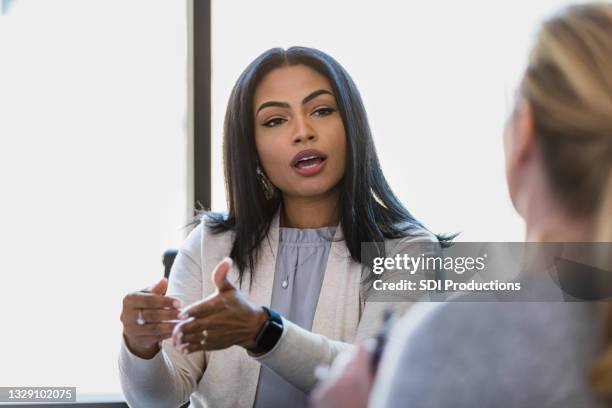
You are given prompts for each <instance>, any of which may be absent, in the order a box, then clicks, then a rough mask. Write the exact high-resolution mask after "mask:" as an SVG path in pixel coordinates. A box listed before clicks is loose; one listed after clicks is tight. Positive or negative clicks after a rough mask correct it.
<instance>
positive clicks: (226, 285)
mask: <svg viewBox="0 0 612 408" xmlns="http://www.w3.org/2000/svg"><path fill="white" fill-rule="evenodd" d="M233 263H234V262H233V261H232V258H230V257H228V256H226V257H225V258H223V260H222V261H221V262H219V263H218V264H217V267H216V268H215V270H214V271H213V273H212V280H213V283H214V284H215V287H216V288H217V290H218V291H219V292H224V291H226V290H235V289H236V287H235V286H234V285H233V284H232V283H231V282H230V281H229V280H228V279H227V274H228V273H229V271H230V269H231V268H232V265H233Z"/></svg>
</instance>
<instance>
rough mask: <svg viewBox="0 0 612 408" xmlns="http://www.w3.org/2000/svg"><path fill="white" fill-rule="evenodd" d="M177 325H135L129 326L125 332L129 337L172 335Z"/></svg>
mask: <svg viewBox="0 0 612 408" xmlns="http://www.w3.org/2000/svg"><path fill="white" fill-rule="evenodd" d="M176 324H177V323H147V324H145V325H144V326H139V325H137V324H134V325H133V326H127V327H126V328H125V331H126V333H127V334H128V335H130V336H134V337H139V336H154V335H158V334H162V333H169V334H170V335H171V334H172V330H174V326H175V325H176Z"/></svg>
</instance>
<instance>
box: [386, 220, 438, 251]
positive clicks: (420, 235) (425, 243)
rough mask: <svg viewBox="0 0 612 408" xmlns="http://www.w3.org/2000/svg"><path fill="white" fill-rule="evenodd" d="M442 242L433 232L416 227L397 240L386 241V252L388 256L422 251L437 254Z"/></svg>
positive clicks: (389, 239)
mask: <svg viewBox="0 0 612 408" xmlns="http://www.w3.org/2000/svg"><path fill="white" fill-rule="evenodd" d="M439 248H440V241H439V240H438V237H436V236H435V235H434V234H433V233H432V232H431V231H429V230H427V229H425V228H420V227H415V228H412V229H410V230H407V231H406V233H405V234H404V235H403V236H401V237H397V238H388V239H385V250H386V252H387V253H388V254H398V253H408V252H415V251H417V252H418V251H421V252H426V253H431V252H437V251H438V250H439Z"/></svg>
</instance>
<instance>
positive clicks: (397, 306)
mask: <svg viewBox="0 0 612 408" xmlns="http://www.w3.org/2000/svg"><path fill="white" fill-rule="evenodd" d="M437 243H438V240H437V238H436V237H435V236H434V235H433V234H431V233H430V232H428V231H423V232H419V233H418V234H414V235H411V236H410V237H406V238H401V239H399V240H392V241H389V243H388V244H389V245H388V248H389V252H388V254H387V256H391V254H392V253H394V252H397V253H400V251H401V253H411V254H413V255H415V256H416V255H420V254H422V253H423V250H426V249H428V250H434V251H435V248H436V247H437V245H438V244H437ZM385 245H387V243H386V244H385ZM397 278H398V274H397V273H389V274H382V275H381V279H383V280H395V279H397ZM412 300H414V299H408V298H389V299H387V300H386V301H376V302H368V301H366V302H365V306H364V309H363V312H362V315H361V318H360V320H359V326H358V328H357V335H356V337H355V340H354V342H353V343H346V342H342V341H337V340H331V339H329V338H327V337H325V336H323V335H320V334H316V333H312V332H310V331H308V330H306V329H303V328H302V327H300V326H298V325H296V324H294V323H292V322H290V321H289V320H287V319H285V318H284V317H283V325H284V329H283V333H282V335H281V338H280V339H279V341H278V342H277V343H276V345H275V346H274V348H273V349H272V350H270V351H269V352H267V353H266V354H263V355H260V356H254V355H252V354H250V353H249V355H251V357H253V358H254V359H255V360H257V361H259V362H260V363H261V364H264V365H265V366H267V367H268V368H270V369H272V370H274V371H275V372H276V373H277V374H279V375H280V376H282V377H283V378H284V379H285V380H287V381H289V382H290V383H291V384H293V385H294V386H295V387H297V388H299V389H301V390H302V391H304V392H306V393H310V391H312V389H313V388H314V387H315V385H316V383H317V378H316V377H315V374H314V372H315V368H316V367H317V366H318V365H328V366H329V365H331V364H332V363H333V361H334V360H335V358H336V356H338V355H339V354H340V353H341V352H343V351H345V350H348V349H350V348H352V347H354V346H355V344H356V343H358V342H360V341H363V340H365V339H367V338H370V337H372V336H374V335H375V334H376V333H377V331H378V330H379V329H380V327H381V323H382V322H381V317H382V313H383V311H384V310H386V309H389V308H390V309H392V311H393V312H394V314H395V315H396V316H401V315H403V314H404V313H405V312H406V310H407V309H408V308H409V307H410V306H411V305H412Z"/></svg>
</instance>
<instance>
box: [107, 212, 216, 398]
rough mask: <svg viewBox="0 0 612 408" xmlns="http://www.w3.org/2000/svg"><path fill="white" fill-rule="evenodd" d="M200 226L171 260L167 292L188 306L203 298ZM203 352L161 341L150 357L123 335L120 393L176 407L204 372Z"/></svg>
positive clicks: (167, 294)
mask: <svg viewBox="0 0 612 408" xmlns="http://www.w3.org/2000/svg"><path fill="white" fill-rule="evenodd" d="M202 228H203V224H202V223H200V224H199V225H198V226H197V227H196V228H194V229H193V230H192V231H191V232H190V234H189V235H188V236H187V238H186V239H185V241H184V242H183V244H182V245H181V248H180V249H179V252H178V254H177V256H176V258H175V260H174V263H173V264H172V269H171V271H170V277H169V279H168V290H167V291H166V296H171V297H174V298H176V299H179V300H180V302H181V305H182V306H183V307H184V306H187V305H189V304H191V303H193V302H195V301H197V300H199V299H201V298H202V266H201V265H202V262H201V260H202ZM205 366H206V358H205V355H204V352H201V351H200V352H195V353H190V354H188V355H183V354H181V353H179V351H178V350H177V349H175V348H174V347H173V346H172V339H165V340H163V341H162V342H161V351H160V352H159V353H157V355H155V357H153V358H152V359H150V360H147V359H142V358H140V357H138V356H136V355H135V354H133V353H132V352H131V351H130V349H129V348H128V347H127V345H126V342H125V338H124V337H123V336H122V340H121V348H120V352H119V374H120V383H121V388H122V390H123V394H124V396H125V398H126V400H127V403H128V405H129V406H130V407H164V408H166V407H179V406H180V405H182V404H184V403H185V402H187V401H188V400H189V397H190V395H191V393H192V392H193V391H194V390H195V389H196V387H197V384H198V381H199V380H200V378H201V377H202V374H203V373H204V369H205Z"/></svg>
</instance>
